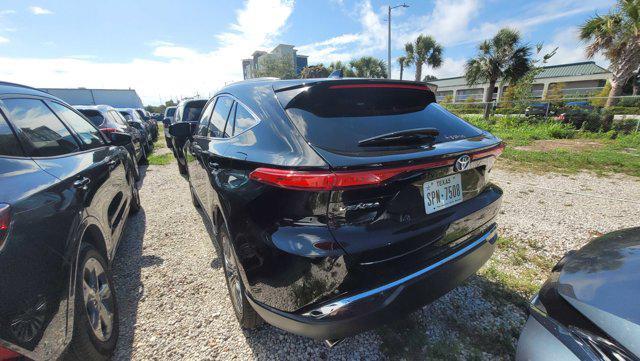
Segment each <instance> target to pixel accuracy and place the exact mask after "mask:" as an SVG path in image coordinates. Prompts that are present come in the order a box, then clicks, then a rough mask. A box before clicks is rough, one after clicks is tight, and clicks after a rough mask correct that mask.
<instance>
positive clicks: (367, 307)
mask: <svg viewBox="0 0 640 361" xmlns="http://www.w3.org/2000/svg"><path fill="white" fill-rule="evenodd" d="M496 239H497V233H496V226H495V224H494V225H491V226H490V227H489V228H488V229H486V230H485V231H484V232H483V233H481V234H480V235H478V236H475V238H473V239H470V240H468V241H466V242H465V245H464V246H462V247H461V248H460V249H458V250H457V251H455V252H454V253H452V254H450V255H449V256H447V257H444V258H441V259H440V260H438V261H436V262H434V263H431V264H429V265H427V266H426V267H425V268H422V269H420V270H418V271H416V272H414V273H411V274H409V275H407V276H404V277H402V278H399V279H397V280H396V281H393V282H390V283H386V284H384V285H381V286H378V287H376V288H374V289H370V290H367V291H364V292H359V293H356V294H353V295H346V296H344V297H342V298H338V299H336V300H332V301H330V302H327V303H325V304H322V305H319V306H318V307H316V308H314V309H312V310H310V311H306V312H304V313H301V314H297V313H288V312H283V311H280V310H277V309H274V308H272V307H270V306H267V305H265V304H262V303H260V302H258V301H256V300H254V299H253V298H252V297H251V295H249V294H247V298H248V299H249V302H250V303H251V305H252V306H253V308H254V309H255V310H256V312H258V314H259V315H260V316H261V317H262V318H263V319H264V320H265V321H266V322H268V323H270V324H272V325H274V326H276V327H278V328H281V329H283V330H286V331H289V332H292V333H295V334H298V335H302V336H307V337H311V338H315V339H321V340H322V339H324V340H328V339H339V338H343V337H348V336H351V335H354V334H356V333H359V332H361V331H364V330H367V329H370V328H374V327H376V326H379V325H380V324H383V323H386V322H389V321H392V320H395V319H398V318H399V317H401V316H402V315H404V314H407V313H409V312H411V311H413V310H415V309H417V308H419V307H422V306H424V305H426V304H428V303H430V302H432V301H434V300H436V299H437V298H439V297H441V296H442V295H444V294H445V293H447V292H449V291H450V290H452V289H453V288H455V287H457V286H458V285H459V284H460V283H462V282H463V281H464V280H466V279H467V278H468V277H469V276H471V275H473V274H474V273H475V272H476V271H477V270H478V269H479V268H480V267H482V265H483V264H484V263H485V262H486V261H487V260H488V259H489V258H490V257H491V255H492V254H493V251H494V248H495V241H496Z"/></svg>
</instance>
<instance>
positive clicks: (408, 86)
mask: <svg viewBox="0 0 640 361" xmlns="http://www.w3.org/2000/svg"><path fill="white" fill-rule="evenodd" d="M358 88H360V89H362V88H365V89H366V88H391V89H414V90H429V87H426V86H424V85H411V84H342V85H331V86H330V87H329V89H358Z"/></svg>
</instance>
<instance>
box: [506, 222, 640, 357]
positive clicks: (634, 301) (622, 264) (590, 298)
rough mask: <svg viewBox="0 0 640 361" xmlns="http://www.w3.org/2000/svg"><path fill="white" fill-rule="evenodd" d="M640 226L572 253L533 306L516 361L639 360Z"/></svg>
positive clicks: (564, 259) (566, 256)
mask: <svg viewBox="0 0 640 361" xmlns="http://www.w3.org/2000/svg"><path fill="white" fill-rule="evenodd" d="M639 296H640V227H639V228H630V229H625V230H621V231H616V232H612V233H609V234H606V235H604V236H601V237H599V238H596V239H594V240H593V241H591V242H589V243H588V244H587V245H586V246H584V247H582V248H581V249H580V250H578V251H575V252H570V253H568V254H567V255H565V257H564V258H563V259H562V260H560V262H559V263H558V264H557V265H556V266H555V267H554V268H553V273H552V275H551V277H550V278H549V279H548V280H547V282H546V283H545V284H544V285H543V286H542V289H541V290H540V292H539V293H538V294H537V295H536V296H535V297H534V298H533V300H532V302H531V307H530V310H531V313H530V316H529V319H528V320H527V323H526V325H525V327H524V330H523V331H522V333H521V334H520V340H519V342H518V352H517V355H516V359H517V360H557V361H562V360H639V359H640V302H639V299H638V297H639Z"/></svg>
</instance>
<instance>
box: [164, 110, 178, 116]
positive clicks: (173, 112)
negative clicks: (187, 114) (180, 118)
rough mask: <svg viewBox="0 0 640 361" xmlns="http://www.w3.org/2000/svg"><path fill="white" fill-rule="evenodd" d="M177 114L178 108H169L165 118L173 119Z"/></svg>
mask: <svg viewBox="0 0 640 361" xmlns="http://www.w3.org/2000/svg"><path fill="white" fill-rule="evenodd" d="M175 113H176V108H167V110H166V111H165V112H164V116H165V117H167V118H171V117H172V116H173V115H174V114H175Z"/></svg>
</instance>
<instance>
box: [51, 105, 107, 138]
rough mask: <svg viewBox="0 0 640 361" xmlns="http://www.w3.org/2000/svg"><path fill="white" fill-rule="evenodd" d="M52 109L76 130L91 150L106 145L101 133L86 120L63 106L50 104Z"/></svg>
mask: <svg viewBox="0 0 640 361" xmlns="http://www.w3.org/2000/svg"><path fill="white" fill-rule="evenodd" d="M49 104H50V105H51V108H53V110H54V111H55V112H56V113H57V114H58V115H59V116H60V117H62V119H64V120H65V121H66V122H67V124H69V126H70V127H71V128H72V129H73V130H75V132H76V133H77V134H78V136H79V137H80V140H82V142H83V143H84V144H85V145H87V146H88V147H89V148H95V147H100V146H103V145H104V141H103V140H102V135H101V133H100V131H99V130H98V129H97V128H96V127H95V126H93V125H92V124H91V123H90V122H88V121H87V120H86V119H84V118H83V117H81V116H80V115H78V114H77V113H76V112H74V111H73V110H71V109H69V108H67V107H66V106H64V105H62V104H58V103H55V102H50V103H49Z"/></svg>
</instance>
